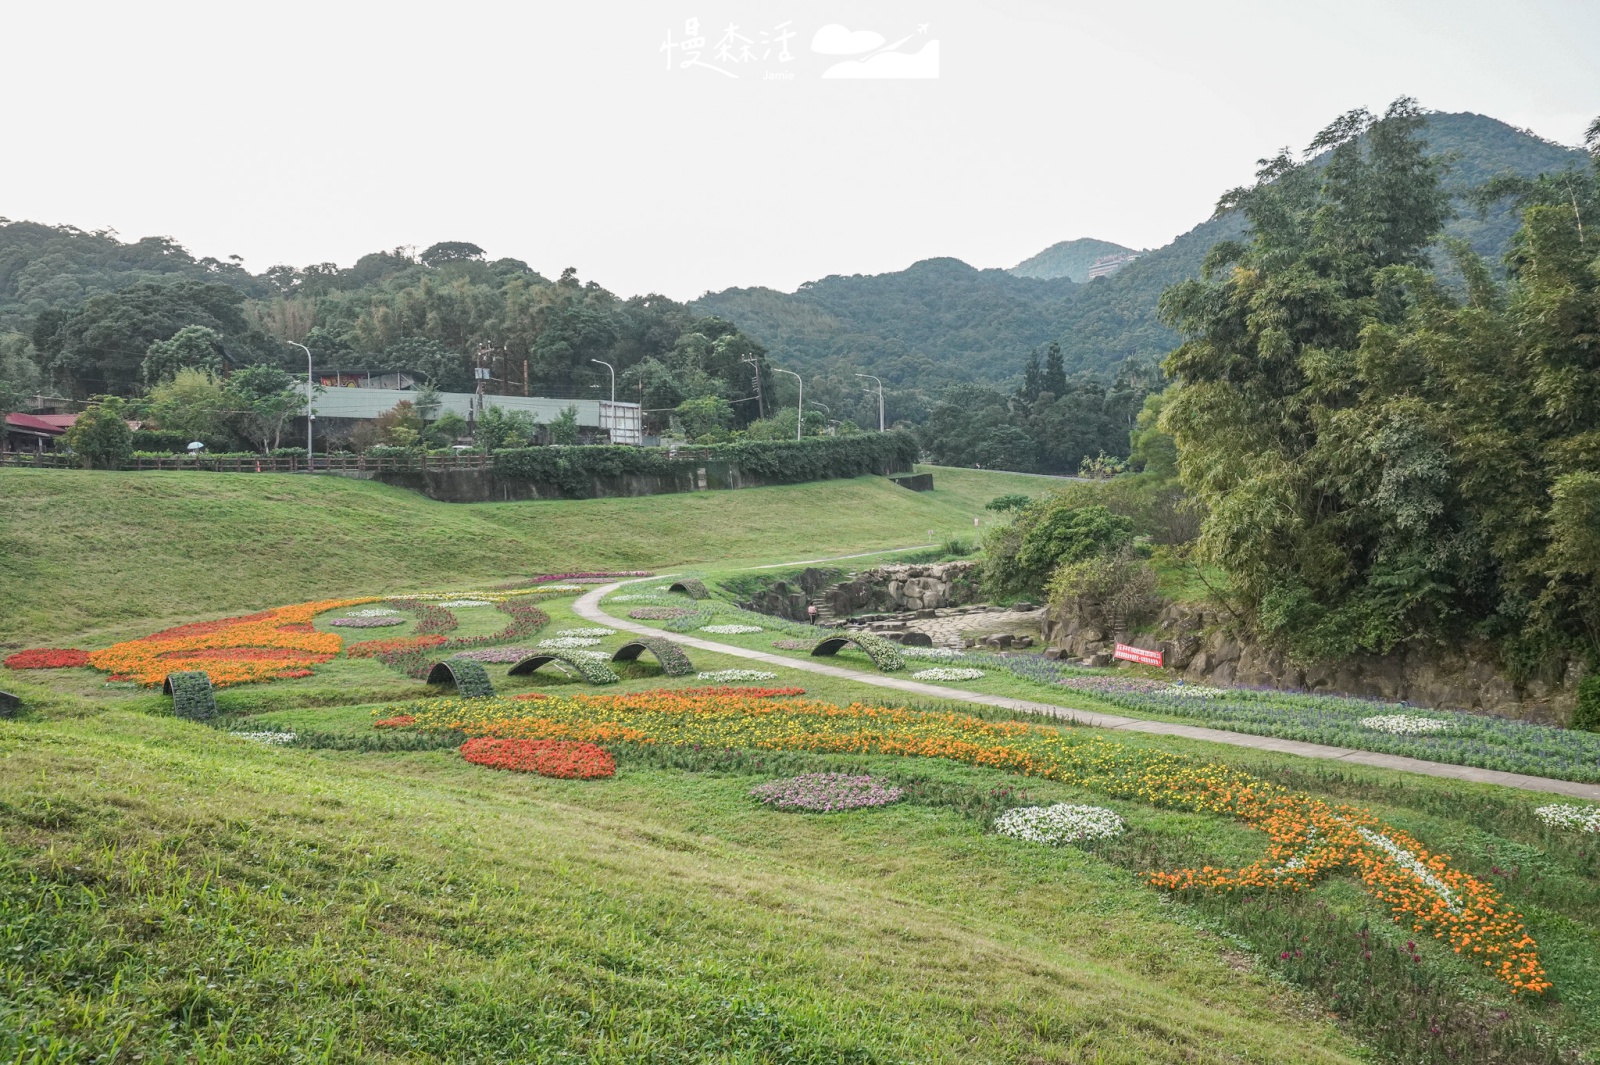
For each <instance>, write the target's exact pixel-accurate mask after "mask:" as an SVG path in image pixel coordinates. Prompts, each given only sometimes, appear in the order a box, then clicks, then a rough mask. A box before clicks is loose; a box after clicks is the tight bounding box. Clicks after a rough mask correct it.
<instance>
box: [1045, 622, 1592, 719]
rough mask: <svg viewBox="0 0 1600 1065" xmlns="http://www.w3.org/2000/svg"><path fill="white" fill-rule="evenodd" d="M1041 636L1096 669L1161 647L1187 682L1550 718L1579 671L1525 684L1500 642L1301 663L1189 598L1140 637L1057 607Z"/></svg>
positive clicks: (1558, 713) (1567, 668) (1561, 715)
mask: <svg viewBox="0 0 1600 1065" xmlns="http://www.w3.org/2000/svg"><path fill="white" fill-rule="evenodd" d="M1044 636H1045V640H1046V641H1047V642H1048V643H1049V644H1050V645H1051V646H1052V647H1056V648H1059V649H1060V650H1061V654H1062V657H1065V658H1081V659H1088V660H1090V661H1092V662H1094V663H1095V664H1097V665H1109V664H1110V663H1111V652H1112V650H1113V649H1114V644H1116V643H1126V644H1130V645H1132V646H1135V647H1143V648H1146V649H1148V650H1158V651H1161V652H1162V656H1163V660H1164V662H1165V663H1166V667H1167V669H1168V672H1170V673H1172V674H1173V675H1174V677H1175V679H1179V678H1181V679H1183V680H1186V681H1195V682H1204V683H1213V684H1219V685H1238V686H1245V687H1262V688H1278V689H1283V690H1292V691H1310V692H1322V693H1328V694H1342V695H1355V696H1361V697H1364V698H1373V699H1384V700H1388V701H1391V702H1408V703H1412V704H1414V705H1416V706H1426V707H1438V708H1443V709H1451V710H1472V711H1477V712H1480V713H1489V714H1495V715H1498V716H1500V717H1511V718H1519V719H1522V720H1528V721H1538V722H1543V723H1546V724H1565V723H1566V722H1567V721H1568V720H1569V719H1570V718H1571V716H1572V709H1573V705H1574V703H1575V702H1576V687H1577V682H1578V680H1579V679H1580V675H1581V670H1582V667H1581V664H1580V663H1579V662H1577V661H1571V662H1560V663H1556V664H1554V665H1552V666H1550V667H1548V668H1547V669H1546V671H1545V672H1544V673H1543V674H1541V675H1539V676H1536V677H1533V678H1531V679H1530V680H1529V681H1528V682H1527V683H1525V684H1523V685H1521V686H1520V687H1519V686H1518V685H1515V684H1513V683H1512V682H1511V681H1510V680H1509V679H1508V678H1507V677H1506V676H1505V675H1504V674H1503V673H1502V672H1501V671H1500V669H1499V668H1498V666H1497V664H1496V663H1497V657H1496V655H1495V653H1494V650H1493V648H1491V647H1489V646H1487V645H1482V644H1467V645H1464V646H1462V647H1459V648H1451V647H1444V646H1437V645H1436V646H1429V647H1410V648H1405V649H1399V650H1396V651H1395V652H1394V653H1392V654H1388V655H1360V656H1357V657H1354V658H1349V659H1345V660H1344V661H1341V662H1334V663H1327V664H1321V665H1302V664H1299V663H1295V662H1292V661H1290V660H1289V659H1288V657H1287V656H1285V655H1284V654H1283V653H1282V652H1281V651H1278V650H1276V649H1274V648H1271V647H1268V646H1266V645H1263V644H1261V643H1260V642H1258V641H1256V640H1253V639H1251V638H1250V637H1249V636H1246V635H1241V626H1239V625H1238V624H1237V623H1235V621H1234V619H1233V618H1232V617H1231V616H1230V615H1229V614H1227V612H1225V611H1220V610H1218V609H1216V608H1215V607H1210V606H1201V605H1192V604H1176V603H1169V604H1168V605H1167V606H1166V607H1165V609H1163V610H1162V611H1161V614H1160V615H1159V617H1158V618H1157V621H1156V625H1155V627H1154V631H1152V632H1147V633H1139V634H1129V633H1120V634H1119V633H1112V632H1105V631H1102V630H1100V629H1098V628H1096V627H1094V626H1093V625H1092V624H1089V623H1086V622H1085V621H1084V620H1083V619H1081V618H1078V617H1073V616H1060V615H1059V614H1058V613H1057V612H1056V611H1054V610H1052V611H1051V612H1050V615H1049V616H1048V617H1047V618H1046V620H1045V623H1044Z"/></svg>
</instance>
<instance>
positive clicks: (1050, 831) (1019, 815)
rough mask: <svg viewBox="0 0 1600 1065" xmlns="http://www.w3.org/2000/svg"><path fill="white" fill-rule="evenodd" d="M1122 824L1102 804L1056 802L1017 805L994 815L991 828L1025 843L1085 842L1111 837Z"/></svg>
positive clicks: (1051, 844) (1116, 833) (1121, 827)
mask: <svg viewBox="0 0 1600 1065" xmlns="http://www.w3.org/2000/svg"><path fill="white" fill-rule="evenodd" d="M1125 828H1126V826H1125V825H1124V824H1123V823H1122V818H1120V817H1118V816H1117V815H1116V813H1115V812H1114V811H1111V810H1107V809H1106V808H1105V807H1104V806H1073V805H1071V804H1070V803H1064V802H1058V803H1056V804H1055V805H1054V806H1018V807H1016V808H1014V809H1011V810H1007V811H1006V812H1005V813H1003V814H1001V815H1000V816H999V817H997V818H995V819H994V830H995V831H996V832H998V833H999V834H1000V835H1002V836H1010V837H1011V838H1012V839H1025V840H1027V841H1028V842H1029V843H1047V844H1049V845H1050V846H1052V847H1059V846H1061V845H1062V844H1063V843H1087V842H1089V841H1091V840H1097V839H1113V838H1115V837H1117V836H1120V835H1122V833H1123V830H1124V829H1125Z"/></svg>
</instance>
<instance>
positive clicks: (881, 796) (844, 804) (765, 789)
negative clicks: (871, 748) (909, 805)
mask: <svg viewBox="0 0 1600 1065" xmlns="http://www.w3.org/2000/svg"><path fill="white" fill-rule="evenodd" d="M750 794H751V796H752V797H754V798H757V799H760V800H761V802H762V803H763V804H764V805H767V806H772V807H776V808H777V809H779V810H804V811H806V812H808V813H820V814H827V813H837V812H839V811H841V810H860V809H864V808H867V807H872V806H887V805H889V804H890V803H892V802H899V801H900V799H901V798H902V797H903V796H904V795H905V792H903V791H902V790H901V789H899V788H896V787H893V786H891V785H890V784H889V783H888V782H887V781H884V780H880V779H879V778H877V777H870V776H851V775H850V774H848V773H804V774H802V775H800V776H797V777H790V778H789V779H787V780H774V781H772V782H771V783H768V784H761V785H759V786H757V787H754V788H751V789H750Z"/></svg>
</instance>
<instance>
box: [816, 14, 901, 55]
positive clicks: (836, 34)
mask: <svg viewBox="0 0 1600 1065" xmlns="http://www.w3.org/2000/svg"><path fill="white" fill-rule="evenodd" d="M882 47H883V34H881V33H873V32H872V31H871V30H856V31H855V32H854V33H852V32H851V31H850V27H848V26H841V25H839V24H838V23H837V22H830V23H828V24H827V25H826V26H824V27H822V28H821V29H820V30H818V31H817V33H816V36H815V37H812V38H811V50H812V51H813V52H816V53H817V54H818V55H860V54H861V53H862V52H870V51H872V50H873V49H874V48H882Z"/></svg>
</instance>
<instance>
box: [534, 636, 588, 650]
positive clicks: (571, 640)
mask: <svg viewBox="0 0 1600 1065" xmlns="http://www.w3.org/2000/svg"><path fill="white" fill-rule="evenodd" d="M599 642H600V640H599V638H598V637H595V636H557V637H555V638H554V639H549V640H540V641H539V646H540V647H553V648H555V649H556V650H558V651H570V650H572V649H573V648H574V647H593V646H595V645H596V644H598V643H599Z"/></svg>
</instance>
